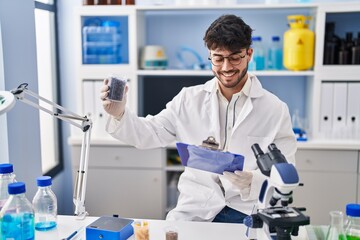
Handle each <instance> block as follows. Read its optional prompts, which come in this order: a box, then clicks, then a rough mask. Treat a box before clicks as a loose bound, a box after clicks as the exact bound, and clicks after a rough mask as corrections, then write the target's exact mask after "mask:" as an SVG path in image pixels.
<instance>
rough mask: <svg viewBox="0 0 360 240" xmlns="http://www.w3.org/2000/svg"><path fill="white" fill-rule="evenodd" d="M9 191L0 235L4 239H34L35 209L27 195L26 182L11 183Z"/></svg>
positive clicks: (0, 224) (0, 222)
mask: <svg viewBox="0 0 360 240" xmlns="http://www.w3.org/2000/svg"><path fill="white" fill-rule="evenodd" d="M8 192H9V195H10V196H9V198H8V200H7V201H6V203H5V205H4V207H3V208H2V210H1V212H0V216H1V219H0V229H1V235H0V236H1V237H2V239H4V240H5V239H13V240H34V239H35V228H34V210H33V207H32V205H31V203H30V201H29V200H28V199H27V198H26V196H25V192H26V188H25V183H23V182H16V183H10V184H9V185H8Z"/></svg>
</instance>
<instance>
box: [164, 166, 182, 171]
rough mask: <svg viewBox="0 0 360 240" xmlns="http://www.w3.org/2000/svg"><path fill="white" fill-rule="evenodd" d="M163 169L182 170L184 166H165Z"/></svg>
mask: <svg viewBox="0 0 360 240" xmlns="http://www.w3.org/2000/svg"><path fill="white" fill-rule="evenodd" d="M165 170H166V171H168V172H183V171H184V170H185V167H184V166H182V165H174V166H166V167H165Z"/></svg>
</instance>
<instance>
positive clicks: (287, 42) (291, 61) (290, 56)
mask: <svg viewBox="0 0 360 240" xmlns="http://www.w3.org/2000/svg"><path fill="white" fill-rule="evenodd" d="M310 19H311V17H306V16H303V15H290V16H288V22H289V25H290V29H289V30H287V31H286V32H285V33H284V49H283V62H284V66H285V67H286V68H287V69H289V70H295V71H301V70H308V69H310V68H312V67H313V66H314V43H315V34H314V32H313V31H311V30H310V29H308V24H306V21H307V20H310Z"/></svg>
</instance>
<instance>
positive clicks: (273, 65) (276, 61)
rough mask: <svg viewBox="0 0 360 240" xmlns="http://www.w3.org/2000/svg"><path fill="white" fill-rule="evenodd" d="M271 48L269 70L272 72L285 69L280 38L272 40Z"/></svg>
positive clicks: (275, 37) (276, 37)
mask: <svg viewBox="0 0 360 240" xmlns="http://www.w3.org/2000/svg"><path fill="white" fill-rule="evenodd" d="M271 40H272V42H271V46H270V48H269V54H268V63H267V68H268V69H270V70H282V69H283V53H282V46H281V43H280V37H279V36H273V37H272V38H271Z"/></svg>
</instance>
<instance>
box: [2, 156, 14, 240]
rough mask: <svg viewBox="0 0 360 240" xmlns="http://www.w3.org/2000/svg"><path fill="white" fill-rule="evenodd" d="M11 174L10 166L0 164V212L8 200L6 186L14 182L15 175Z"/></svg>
mask: <svg viewBox="0 0 360 240" xmlns="http://www.w3.org/2000/svg"><path fill="white" fill-rule="evenodd" d="M13 172H14V169H13V165H12V164H10V163H3V164H0V211H1V209H2V207H3V206H4V204H5V202H6V200H7V199H8V198H9V193H8V185H9V184H10V183H13V182H15V174H14V173H13ZM0 239H1V238H0Z"/></svg>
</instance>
